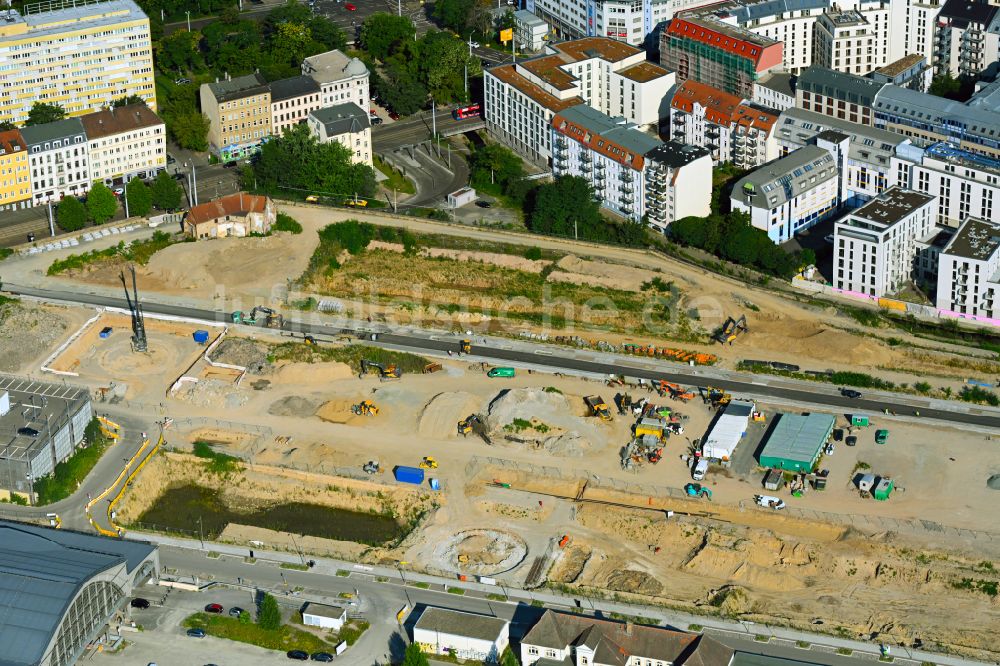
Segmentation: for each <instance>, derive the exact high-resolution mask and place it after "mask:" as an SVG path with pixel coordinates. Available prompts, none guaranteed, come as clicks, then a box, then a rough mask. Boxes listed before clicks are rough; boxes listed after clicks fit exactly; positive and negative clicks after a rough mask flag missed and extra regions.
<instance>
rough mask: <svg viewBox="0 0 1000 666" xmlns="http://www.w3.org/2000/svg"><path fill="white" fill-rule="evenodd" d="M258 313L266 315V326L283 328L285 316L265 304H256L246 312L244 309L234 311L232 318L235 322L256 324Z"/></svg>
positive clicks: (249, 324)
mask: <svg viewBox="0 0 1000 666" xmlns="http://www.w3.org/2000/svg"><path fill="white" fill-rule="evenodd" d="M258 314H262V315H264V326H266V327H268V328H281V327H282V326H283V325H284V323H285V318H284V316H282V315H281V314H279V313H277V312H275V311H274V310H272V309H271V308H267V307H264V306H263V305H255V306H254V308H253V309H252V310H250V312H249V313H246V314H244V313H243V311H242V310H237V311H235V312H233V314H232V315H231V318H232V320H233V323H234V324H247V325H248V326H256V325H257V315H258Z"/></svg>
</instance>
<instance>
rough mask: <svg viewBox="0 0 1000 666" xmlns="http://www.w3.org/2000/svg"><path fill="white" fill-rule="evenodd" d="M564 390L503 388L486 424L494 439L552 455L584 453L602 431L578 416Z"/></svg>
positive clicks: (491, 407) (492, 404) (494, 401)
mask: <svg viewBox="0 0 1000 666" xmlns="http://www.w3.org/2000/svg"><path fill="white" fill-rule="evenodd" d="M577 411H578V410H575V409H574V408H573V407H572V406H571V405H570V403H569V401H568V400H567V398H566V396H564V395H563V394H561V393H550V392H547V391H545V390H544V389H540V388H520V389H511V390H507V391H502V392H501V393H500V394H499V395H498V396H497V397H496V398H494V399H493V401H492V402H491V403H490V406H489V413H488V415H487V417H486V427H487V428H488V429H489V430H490V431H491V432H492V433H493V435H494V439H495V441H499V442H507V443H508V444H510V445H513V446H526V447H528V448H533V449H542V450H545V451H547V452H549V453H551V454H553V455H560V456H582V455H584V454H585V453H586V452H587V451H588V450H589V449H590V448H592V444H591V442H594V441H601V439H600V438H601V437H602V434H601V433H599V432H597V430H596V429H595V428H594V426H593V425H590V424H588V423H587V422H586V420H585V419H584V418H583V417H581V416H578V415H577Z"/></svg>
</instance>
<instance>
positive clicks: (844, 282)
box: [833, 187, 934, 298]
mask: <svg viewBox="0 0 1000 666" xmlns="http://www.w3.org/2000/svg"><path fill="white" fill-rule="evenodd" d="M933 231H934V197H933V196H931V195H928V194H922V193H920V192H915V191H913V190H908V189H904V188H900V187H892V188H889V189H888V190H886V191H885V192H883V193H882V194H880V195H879V196H877V197H875V198H874V199H872V200H871V201H869V202H868V203H866V204H865V205H863V206H861V208H858V209H857V210H855V211H854V212H852V213H849V214H848V215H846V216H844V217H843V218H841V219H839V220H837V222H836V224H835V225H834V231H833V251H834V254H833V275H834V277H833V285H834V286H835V287H836V288H838V289H844V290H847V291H852V292H855V293H859V294H865V295H868V296H875V297H878V298H881V297H883V296H887V295H890V294H894V293H896V292H898V291H900V290H902V289H903V287H904V286H905V285H906V283H907V282H908V281H909V280H911V279H913V278H915V277H916V275H915V274H916V265H915V261H916V259H917V256H918V250H919V242H920V241H921V240H922V239H925V238H927V237H929V236H931V235H932V233H933Z"/></svg>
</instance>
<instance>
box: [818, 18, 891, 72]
mask: <svg viewBox="0 0 1000 666" xmlns="http://www.w3.org/2000/svg"><path fill="white" fill-rule="evenodd" d="M869 4H871V3H869ZM863 7H864V11H861V10H860V9H845V10H839V11H838V10H831V11H828V12H826V13H824V14H823V15H822V16H820V17H819V20H817V21H816V29H815V36H814V38H813V62H814V63H815V64H817V65H819V66H821V67H829V68H830V69H836V70H838V71H841V72H847V73H850V74H858V75H862V76H864V75H866V74H868V73H869V72H871V71H872V70H873V69H878V68H879V67H883V66H884V65H885V64H886V63H888V62H890V60H889V6H888V4H887V3H885V2H882V3H878V4H877V5H876V6H875V7H869V6H867V5H863Z"/></svg>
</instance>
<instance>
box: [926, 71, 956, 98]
mask: <svg viewBox="0 0 1000 666" xmlns="http://www.w3.org/2000/svg"><path fill="white" fill-rule="evenodd" d="M961 89H962V82H961V81H959V80H958V79H956V78H955V77H954V76H952V75H951V72H945V73H944V74H938V75H937V76H935V77H934V78H933V79H931V85H930V88H928V89H927V92H929V93H930V94H932V95H937V96H938V97H947V98H949V99H954V98H955V97H956V96H958V94H959V91H960V90H961Z"/></svg>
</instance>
